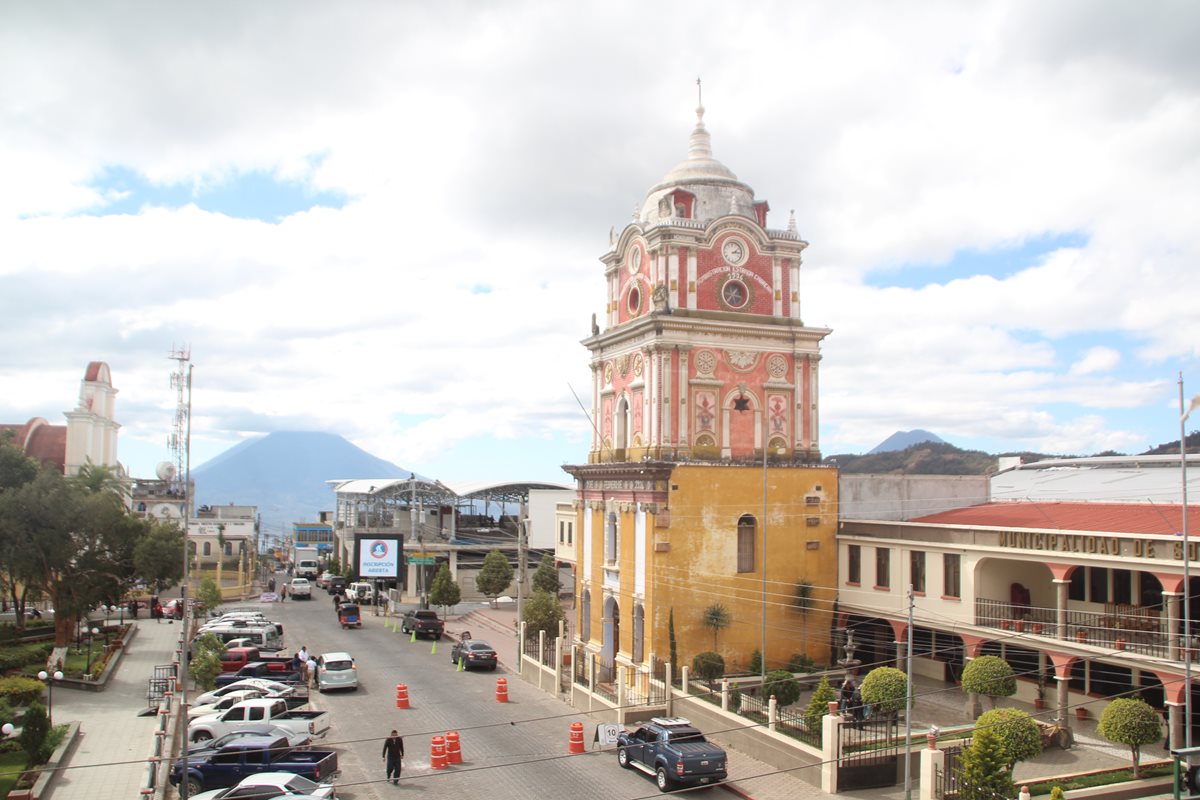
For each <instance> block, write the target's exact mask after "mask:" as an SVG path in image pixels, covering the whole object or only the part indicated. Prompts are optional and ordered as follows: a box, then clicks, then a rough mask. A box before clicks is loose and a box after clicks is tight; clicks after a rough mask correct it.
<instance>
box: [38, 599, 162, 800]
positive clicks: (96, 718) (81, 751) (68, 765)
mask: <svg viewBox="0 0 1200 800" xmlns="http://www.w3.org/2000/svg"><path fill="white" fill-rule="evenodd" d="M134 624H136V625H137V626H138V630H137V634H136V635H135V636H134V637H133V639H132V641H130V643H129V646H128V647H127V648H126V649H125V651H124V653H122V655H121V662H120V664H119V665H118V666H117V669H116V670H114V672H113V673H112V676H111V677H110V678H109V681H108V685H107V686H106V687H105V689H104V691H102V692H89V691H83V690H72V689H66V688H63V687H61V686H60V687H58V690H57V691H56V692H55V693H54V709H53V713H54V721H55V722H56V723H57V724H60V725H61V724H62V723H64V722H70V721H75V720H78V721H79V722H80V728H79V736H78V737H77V738H76V740H75V744H74V746H73V747H72V749H71V751H70V753H69V754H68V755H67V757H66V759H65V760H64V769H63V771H62V772H60V773H59V775H58V777H57V778H56V779H55V780H54V782H53V784H52V785H51V787H50V790H49V791H48V792H47V793H46V794H45V795H44V797H46V798H50V799H51V800H129V798H131V797H139V796H140V795H139V792H140V790H141V788H142V785H143V781H144V780H145V777H146V764H147V760H146V759H147V757H148V756H149V755H150V749H151V747H152V746H153V744H154V731H155V729H156V727H157V723H156V721H155V718H154V717H153V716H147V717H139V716H138V712H140V711H142V710H143V709H145V708H146V707H147V702H146V690H147V687H148V682H149V679H150V678H151V677H152V675H153V674H154V667H155V665H157V664H169V663H171V653H172V652H173V651H174V649H175V645H176V642H177V641H178V640H179V633H180V630H181V626H180V624H179V623H178V622H176V623H174V624H169V623H168V621H166V620H163V621H162V622H154V621H152V620H144V619H143V620H139V621H138V622H136V623H134ZM164 775H165V773H164ZM164 780H165V778H164Z"/></svg>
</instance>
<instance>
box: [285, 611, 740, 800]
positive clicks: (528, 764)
mask: <svg viewBox="0 0 1200 800" xmlns="http://www.w3.org/2000/svg"><path fill="white" fill-rule="evenodd" d="M364 610H365V611H366V614H365V616H364V624H363V628H362V629H361V630H342V629H341V628H340V627H339V626H338V625H337V622H336V619H335V617H334V612H333V607H332V603H331V602H330V600H329V599H328V597H327V596H326V595H325V594H324V593H323V592H319V591H318V592H317V593H315V594H314V595H313V600H311V601H307V602H305V601H299V602H294V601H291V600H289V601H287V602H286V603H279V604H274V605H273V606H272V607H271V615H272V616H273V617H275V618H276V619H277V620H278V621H279V622H282V623H283V624H284V634H285V639H286V642H287V650H286V652H288V653H291V652H294V651H295V650H297V649H299V647H300V646H301V645H306V646H307V647H308V649H309V650H310V651H312V652H314V653H317V654H320V653H322V652H328V651H333V650H346V651H348V652H350V653H351V654H352V655H354V656H355V658H356V660H357V662H358V672H359V681H360V684H361V685H360V688H359V689H358V691H356V692H349V693H336V694H335V693H330V694H323V695H315V696H314V700H313V703H312V705H313V706H314V707H317V708H322V709H328V710H330V711H331V712H332V715H331V716H332V720H331V722H332V728H331V730H330V732H329V735H328V737H327V743H328V744H331V745H335V746H337V747H338V749H339V750H340V751H341V755H340V761H341V766H342V779H341V780H340V781H339V789H338V795H339V797H347V798H350V800H368V799H370V800H374V798H386V797H393V796H404V794H405V793H416V792H420V793H421V794H422V795H423V796H428V797H435V798H437V797H446V798H450V797H453V798H456V800H461V798H464V797H490V798H517V797H522V798H524V797H529V796H530V794H531V793H543V792H544V793H547V794H550V795H552V796H555V797H584V796H586V797H588V798H597V799H598V800H603V799H604V798H613V800H618V799H619V800H629V798H638V797H659V796H660V795H659V792H658V791H657V789H656V788H655V786H654V784H653V782H652V781H651V780H650V779H649V778H648V777H646V776H644V775H641V774H640V773H637V772H632V771H625V770H622V769H620V768H619V767H618V766H617V764H616V759H615V757H613V756H612V754H611V753H606V754H599V753H594V754H586V755H582V756H569V755H568V754H567V743H568V733H569V727H570V723H571V722H573V721H581V722H584V724H585V731H586V732H587V737H588V741H589V745H590V735H591V731H592V723H591V722H589V721H588V720H587V719H586V718H585V717H584V716H583V715H581V714H579V713H577V712H575V711H573V710H572V709H571V708H570V707H569V706H568V705H566V704H565V703H562V702H560V701H558V700H555V699H554V698H552V697H550V696H549V695H546V694H544V693H542V692H540V691H538V690H537V689H534V688H533V687H530V686H527V685H526V684H525V683H524V682H523V681H522V680H521V679H520V678H519V677H516V676H512V675H509V674H508V672H507V670H506V669H505V667H504V666H503V665H501V666H500V667H499V668H498V669H497V670H496V671H495V672H487V671H483V672H462V673H460V672H457V671H456V670H455V665H454V664H453V663H451V661H450V647H451V642H450V641H449V639H443V640H441V641H440V642H438V643H437V653H436V654H434V653H433V652H432V651H433V643H432V642H430V641H429V640H424V639H422V640H418V641H417V642H411V641H409V637H408V636H405V635H403V634H399V633H393V632H392V631H391V630H390V629H388V628H387V627H386V625H385V618H383V617H375V616H373V615H372V612H371V610H369V609H364ZM458 627H460V626H454V627H453V628H452V629H455V630H457V629H458ZM472 634H473V635H474V636H475V638H478V639H487V638H489V637H490V638H493V639H496V640H497V641H494V642H492V644H493V645H496V644H498V643H499V639H500V638H502V637H503V636H504V635H505V634H493V632H491V631H486V632H485V631H484V630H482V629H477V630H473V631H472ZM506 649H507V648H501V652H502V653H503V652H504V650H506ZM502 658H503V655H502ZM502 676H503V677H507V678H508V694H509V702H508V703H506V704H505V703H498V702H496V700H495V690H496V678H497V677H502ZM401 682H403V683H406V684H408V691H409V698H410V702H411V705H412V708H411V709H409V710H407V711H402V710H397V709H396V708H395V687H396V684H397V683H401ZM392 728H396V729H398V730H399V731H400V733H401V734H402V735H403V736H404V737H405V740H404V741H405V749H406V754H407V757H406V759H405V763H404V777H403V779H402V781H401V785H400V786H398V787H397V786H392V785H390V784H387V783H385V782H384V767H383V760H382V758H381V757H380V750H381V749H382V741H383V738H384V737H385V736H386V735H387V734H388V732H389V731H390V730H391V729H392ZM450 730H457V731H459V734H460V736H461V740H462V753H463V763H462V764H461V765H457V766H454V767H451V768H450V769H448V770H444V771H442V770H438V771H435V770H432V769H431V767H430V739H431V737H432V736H435V735H444V734H445V733H446V732H447V731H450ZM343 787H344V788H343ZM689 796H698V797H727V796H728V795H727V794H725V793H724V792H722V791H721V790H716V789H704V790H702V791H699V792H692V793H689Z"/></svg>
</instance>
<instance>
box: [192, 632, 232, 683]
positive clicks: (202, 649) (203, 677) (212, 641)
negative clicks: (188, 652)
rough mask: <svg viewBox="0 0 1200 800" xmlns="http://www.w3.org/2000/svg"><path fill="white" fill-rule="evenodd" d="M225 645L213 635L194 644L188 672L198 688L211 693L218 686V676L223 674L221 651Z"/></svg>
mask: <svg viewBox="0 0 1200 800" xmlns="http://www.w3.org/2000/svg"><path fill="white" fill-rule="evenodd" d="M224 649H225V645H224V643H223V642H222V641H221V640H220V639H218V638H217V637H216V636H214V635H213V634H211V633H206V634H204V635H203V636H200V637H198V638H197V639H196V641H195V642H193V643H192V652H193V655H192V658H191V661H189V662H188V672H189V674H191V676H192V681H193V682H195V684H196V687H197V688H199V689H203V690H204V691H211V690H212V689H213V687H214V686H216V680H217V676H218V675H220V674H221V651H223V650H224Z"/></svg>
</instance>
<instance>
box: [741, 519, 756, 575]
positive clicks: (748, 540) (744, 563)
mask: <svg viewBox="0 0 1200 800" xmlns="http://www.w3.org/2000/svg"><path fill="white" fill-rule="evenodd" d="M755 527H756V522H755V520H754V517H753V516H751V515H750V514H745V515H743V516H742V518H741V519H739V520H738V524H737V571H738V572H754V529H755Z"/></svg>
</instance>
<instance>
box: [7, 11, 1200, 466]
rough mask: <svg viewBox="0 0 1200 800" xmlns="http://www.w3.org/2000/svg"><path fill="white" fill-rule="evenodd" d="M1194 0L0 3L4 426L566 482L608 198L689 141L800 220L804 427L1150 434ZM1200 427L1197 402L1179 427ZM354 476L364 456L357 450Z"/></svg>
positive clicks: (1169, 384)
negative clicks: (173, 356) (102, 392)
mask: <svg viewBox="0 0 1200 800" xmlns="http://www.w3.org/2000/svg"><path fill="white" fill-rule="evenodd" d="M1197 41H1200V5H1198V4H1196V3H1193V2H1165V1H1164V2H1153V3H1145V2H1104V1H1103V0H1088V1H1086V2H1049V3H1048V2H1044V1H1040V2H1028V3H1021V2H957V1H955V2H945V3H936V2H924V3H919V4H918V3H904V4H897V3H891V2H883V3H869V2H859V3H833V2H829V3H800V2H780V3H766V2H761V3H760V2H755V3H727V2H698V1H697V0H690V1H689V2H682V3H673V2H661V3H644V2H615V1H614V0H604V2H595V3H583V2H580V3H558V2H497V3H487V4H484V3H469V2H452V1H450V2H446V1H442V2H436V3H433V2H428V3H415V2H377V3H372V2H355V3H296V2H290V3H282V2H256V3H243V2H225V3H221V2H214V3H162V2H143V3H118V2H97V3H73V4H66V3H54V2H38V3H5V4H3V5H2V6H0V72H2V74H4V75H6V76H7V78H6V79H5V80H4V81H2V82H0V176H2V179H0V253H2V258H0V310H2V315H0V386H2V387H3V391H0V421H4V422H23V421H25V420H26V419H28V418H29V417H31V416H35V415H37V416H44V417H47V418H48V419H50V420H51V421H52V422H56V423H61V422H62V421H63V417H62V412H63V411H66V410H68V409H69V408H71V407H73V406H74V404H75V402H76V398H77V396H78V389H79V380H80V378H81V377H82V374H83V370H84V367H85V365H86V363H87V362H88V361H91V360H103V361H107V362H108V363H109V364H110V366H111V367H112V371H113V377H114V382H115V384H116V385H117V387H118V388H119V390H120V395H119V397H118V418H119V421H120V422H121V423H122V425H123V428H122V431H121V444H120V455H121V459H122V461H123V462H125V463H126V465H127V466H128V467H129V468H130V469H131V471H132V472H133V473H134V474H136V475H140V476H148V475H150V474H152V472H153V469H154V465H155V463H156V462H158V461H160V460H162V459H164V458H166V457H167V455H168V453H167V450H166V446H165V444H166V438H167V435H168V433H169V430H170V425H171V420H172V409H173V403H174V394H173V392H172V390H171V388H170V386H169V384H168V375H169V372H170V371H171V369H172V368H173V366H174V362H172V361H170V360H169V359H168V358H167V355H168V353H169V352H170V351H171V350H172V348H177V347H180V346H187V347H190V349H191V354H192V360H193V363H194V365H195V372H194V381H195V383H194V412H193V460H192V463H193V465H195V464H199V463H203V461H205V460H207V459H208V458H211V457H212V456H214V455H216V454H217V453H219V452H221V451H222V450H224V449H225V448H227V447H229V446H230V445H232V444H234V443H236V442H238V441H240V440H242V439H244V438H246V437H249V436H254V435H260V434H262V433H265V432H270V431H278V430H325V431H332V432H335V433H340V434H342V435H344V436H346V437H347V438H348V439H350V440H351V441H353V442H355V443H356V444H358V445H360V446H361V447H363V448H365V449H367V450H369V451H370V452H372V453H374V454H376V455H378V456H381V457H383V458H387V459H389V460H391V461H394V462H396V463H398V464H400V465H402V466H403V467H405V468H408V469H415V470H417V471H419V472H421V473H423V474H426V475H431V476H436V477H440V478H443V479H448V480H454V479H476V478H531V479H532V478H538V479H550V480H565V479H566V475H565V474H564V473H562V472H561V471H560V469H559V465H561V464H563V463H568V462H578V461H581V460H583V459H585V458H586V453H587V448H588V443H589V433H588V431H589V425H588V422H587V420H586V418H585V416H584V415H583V412H582V411H581V410H580V408H579V406H578V405H577V403H576V400H575V398H574V397H573V396H572V389H574V391H575V392H577V393H578V394H579V395H580V396H581V397H586V396H587V394H588V381H589V380H590V378H589V373H588V370H587V360H588V354H587V351H586V350H585V349H584V348H583V347H582V346H580V344H579V340H580V339H582V338H584V337H585V336H586V335H587V334H588V331H589V324H590V318H591V314H592V313H593V312H601V313H600V316H601V317H603V313H602V312H603V281H602V274H603V273H602V266H601V264H600V262H599V260H598V257H599V256H600V255H601V254H602V253H603V252H604V251H605V250H606V249H607V248H608V232H609V229H610V228H611V227H613V226H616V227H617V229H618V230H620V228H621V227H623V226H624V225H625V224H627V222H628V221H629V219H630V215H631V212H632V210H633V208H634V206H635V205H639V206H640V204H641V201H642V199H643V198H644V196H645V193H646V191H647V190H648V189H649V188H650V187H651V186H652V185H653V184H654V183H655V182H657V180H658V179H659V178H660V177H661V176H662V175H664V174H665V173H666V172H667V171H668V170H669V169H670V168H671V167H672V166H673V165H674V164H675V163H676V162H678V161H679V160H680V159H682V158H683V157H684V156H685V155H686V152H687V137H688V134H689V132H690V131H691V128H692V126H693V124H694V120H695V116H694V112H693V109H694V107H695V106H696V102H697V99H696V85H695V81H696V77H697V76H698V75H699V76H702V77H703V81H704V83H703V87H704V97H703V100H704V105H705V107H706V108H707V113H706V116H705V120H706V123H707V126H708V128H709V130H710V132H711V133H712V137H713V150H714V154H715V155H716V157H717V158H719V159H721V160H722V161H723V162H724V163H725V164H726V165H728V166H729V167H730V168H731V169H732V170H733V171H734V172H736V173H737V175H738V177H739V178H741V179H742V180H744V181H746V182H747V183H749V184H750V185H751V186H753V187H754V188H755V190H756V194H757V197H758V198H759V199H765V200H767V201H769V202H770V203H771V206H772V209H773V211H772V217H771V219H770V224H771V226H772V227H784V226H785V225H786V222H787V215H788V212H789V210H791V209H795V214H796V219H797V224H798V227H799V229H800V232H801V235H803V236H804V238H805V239H806V240H808V241H809V242H810V246H809V248H808V250H807V251H806V252H805V257H806V260H805V266H804V271H803V273H802V287H801V289H802V293H801V310H802V316H803V319H804V321H805V322H806V323H808V324H811V325H818V326H828V327H830V328H832V329H833V333H832V335H830V336H829V337H828V338H827V339H826V340H825V344H824V351H823V354H824V360H823V362H822V373H821V397H820V399H821V446H822V450H823V451H824V452H825V453H826V454H834V453H845V452H865V451H866V450H868V449H870V448H871V447H873V446H874V445H876V444H877V443H879V442H880V441H881V440H882V439H884V438H886V437H887V436H888V435H889V434H891V433H893V432H894V431H897V430H908V429H911V428H918V427H920V428H925V429H928V430H930V431H933V432H934V433H937V434H938V435H940V436H941V437H943V438H944V439H946V440H948V441H951V442H953V443H954V444H957V445H959V446H962V447H972V448H978V449H983V450H987V451H989V452H1002V451H1012V450H1036V451H1043V452H1051V453H1075V454H1089V453H1095V452H1099V451H1103V450H1110V449H1111V450H1117V451H1120V452H1139V451H1141V450H1144V449H1146V448H1148V447H1150V446H1153V445H1155V444H1157V443H1160V442H1164V441H1169V440H1171V439H1175V438H1177V437H1178V435H1179V428H1178V424H1179V423H1178V403H1179V387H1178V383H1177V381H1178V376H1179V373H1180V372H1182V373H1183V377H1184V381H1185V384H1186V387H1187V389H1188V396H1189V397H1190V396H1191V395H1192V394H1193V393H1195V392H1197V391H1200V349H1198V343H1200V303H1198V297H1197V292H1196V282H1197V281H1196V276H1197V268H1198V267H1200V224H1197V223H1198V221H1200V48H1197V47H1196V45H1195V43H1196V42H1197ZM1193 427H1194V426H1193ZM337 477H342V476H337Z"/></svg>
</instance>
